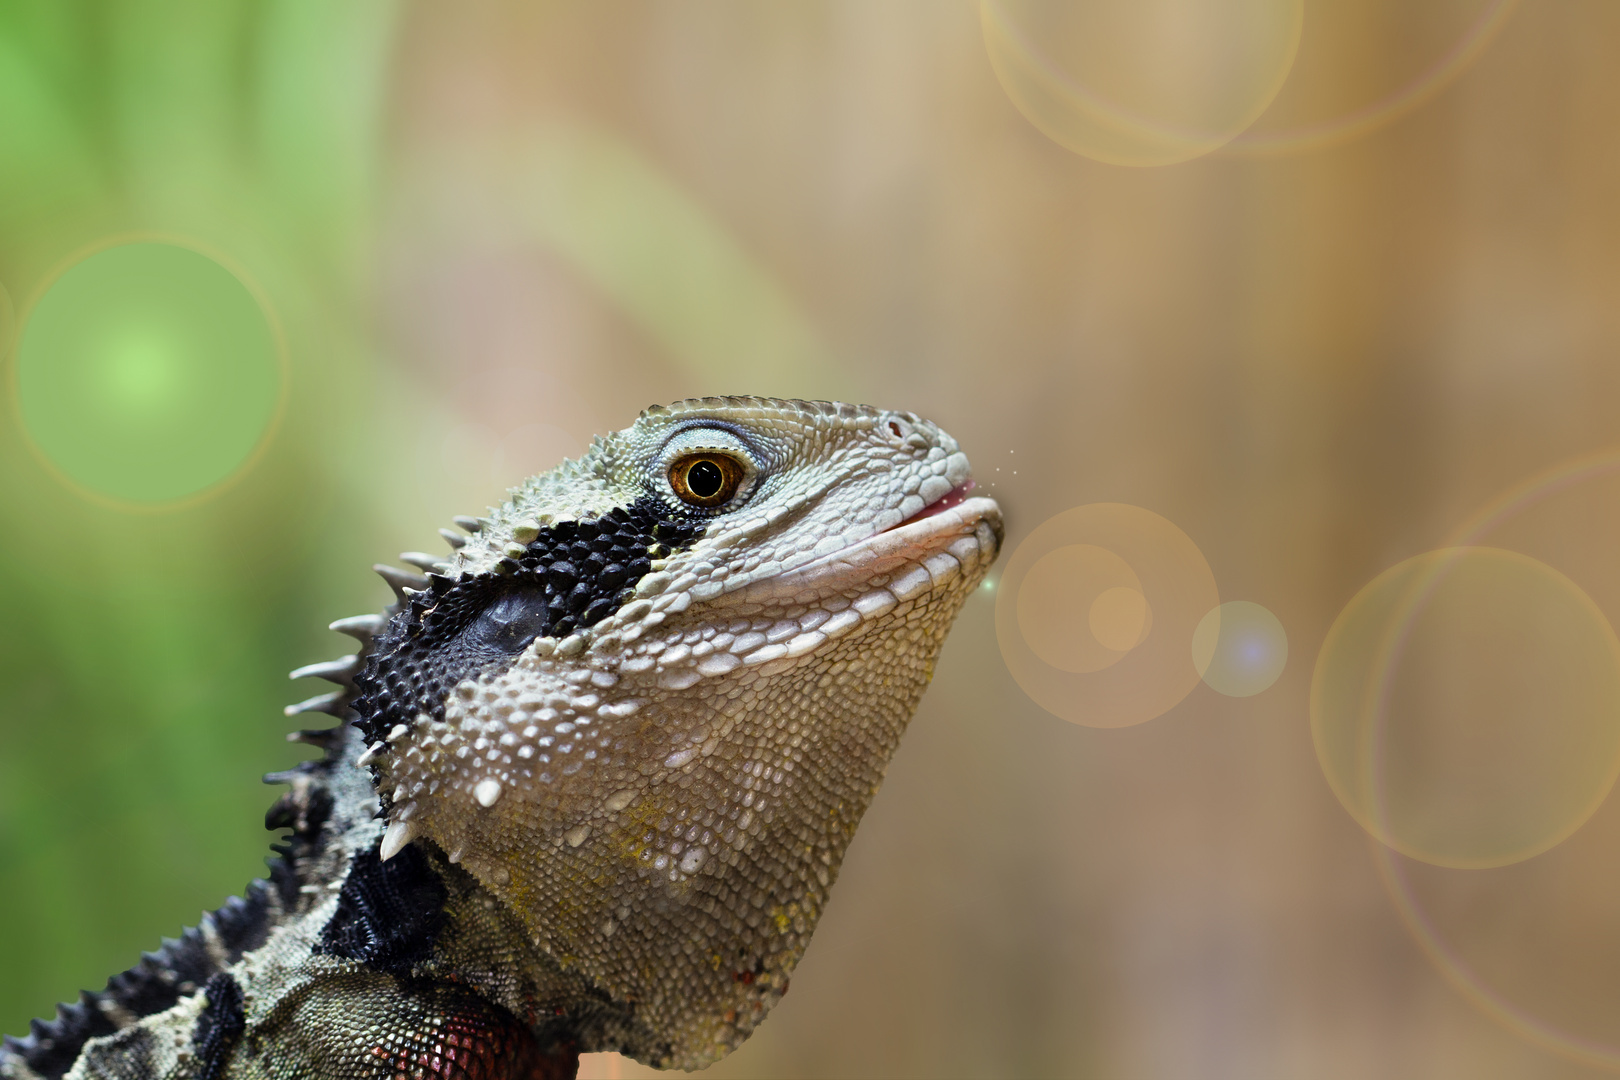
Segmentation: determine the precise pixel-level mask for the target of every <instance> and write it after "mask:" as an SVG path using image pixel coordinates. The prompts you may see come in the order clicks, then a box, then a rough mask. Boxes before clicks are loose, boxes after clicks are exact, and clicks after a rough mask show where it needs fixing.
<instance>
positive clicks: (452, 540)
mask: <svg viewBox="0 0 1620 1080" xmlns="http://www.w3.org/2000/svg"><path fill="white" fill-rule="evenodd" d="M439 535H440V536H442V537H444V542H445V543H447V544H449V545H450V546H451V547H452V548H454V549H455V550H457V551H460V550H461V548H462V546H463V545H464V544H466V543H467V538H466V537H465V536H462V535H461V534H460V533H454V532H451V531H450V530H449V529H440V530H439Z"/></svg>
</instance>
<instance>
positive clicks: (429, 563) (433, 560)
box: [399, 551, 450, 573]
mask: <svg viewBox="0 0 1620 1080" xmlns="http://www.w3.org/2000/svg"><path fill="white" fill-rule="evenodd" d="M399 561H400V562H405V563H410V564H411V565H412V566H414V567H416V568H417V569H418V570H426V571H429V572H430V573H432V572H435V571H439V570H448V569H450V564H449V563H447V562H445V561H444V560H443V559H441V558H439V557H438V556H437V555H429V554H428V553H427V552H425V551H402V552H400V553H399Z"/></svg>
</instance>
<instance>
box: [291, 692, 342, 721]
mask: <svg viewBox="0 0 1620 1080" xmlns="http://www.w3.org/2000/svg"><path fill="white" fill-rule="evenodd" d="M343 698H344V691H342V690H334V691H332V692H331V693H330V694H319V695H317V696H315V697H312V698H307V699H305V700H303V701H300V702H299V703H298V704H296V705H288V706H287V707H286V708H285V709H282V710H281V714H282V715H283V716H297V715H298V714H299V713H306V712H320V713H325V714H326V715H328V716H341V715H342V714H343Z"/></svg>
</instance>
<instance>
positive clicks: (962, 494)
mask: <svg viewBox="0 0 1620 1080" xmlns="http://www.w3.org/2000/svg"><path fill="white" fill-rule="evenodd" d="M973 486H974V485H973V481H972V480H969V481H968V482H967V483H965V484H962V485H961V486H960V487H954V488H952V489H951V490H949V491H947V492H946V493H945V494H944V495H941V496H940V497H939V498H937V499H935V500H934V501H933V502H931V503H929V504H928V505H927V506H925V507H923V508H922V509H921V510H919V511H917V512H916V513H915V514H912V515H911V516H910V517H908V518H906V520H904V521H902V522H901V523H900V525H910V524H911V523H912V522H913V521H921V520H922V519H923V518H925V517H933V516H934V515H935V514H943V513H944V512H945V511H947V510H950V509H951V508H953V507H957V506H961V505H962V504H963V503H964V502H966V501H967V497H968V493H969V492H971V491H972V490H973ZM900 525H896V526H894V527H895V528H896V529H898V528H900Z"/></svg>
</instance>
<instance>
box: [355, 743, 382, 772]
mask: <svg viewBox="0 0 1620 1080" xmlns="http://www.w3.org/2000/svg"><path fill="white" fill-rule="evenodd" d="M382 752H383V744H382V743H380V742H379V743H372V744H371V745H370V746H368V747H366V749H365V751H364V752H363V753H361V755H360V756H359V757H357V758H355V759H354V763H355V764H356V765H358V766H360V767H361V768H362V769H363V768H365V767H366V766H367V765H370V764H371V763H372V762H373V761H376V760H377V755H379V754H381V753H382Z"/></svg>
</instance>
